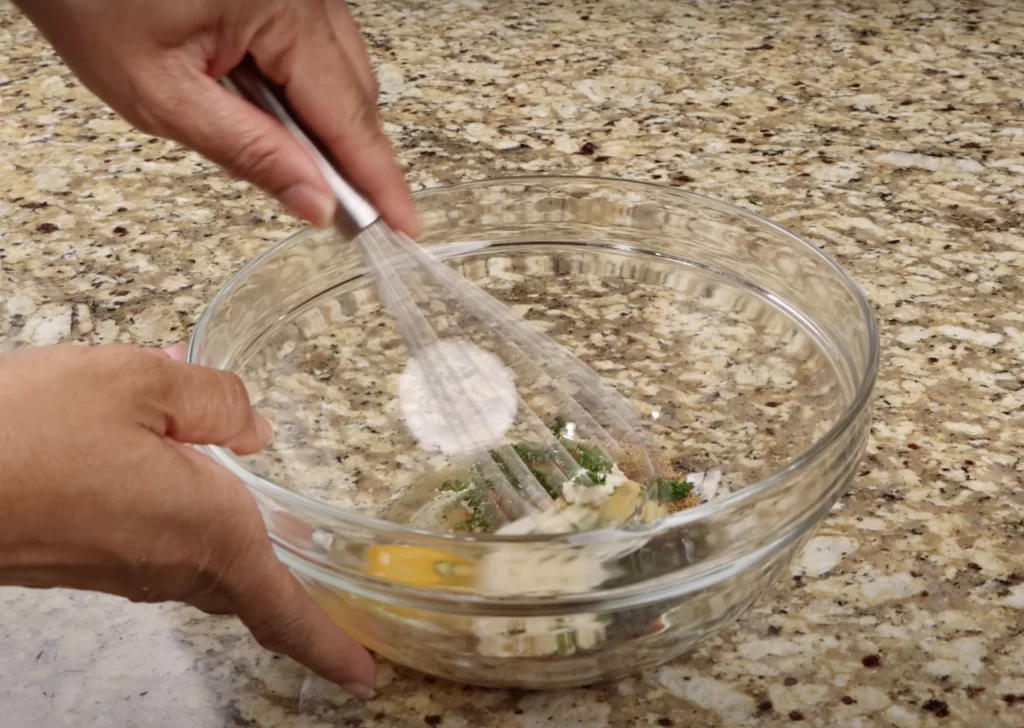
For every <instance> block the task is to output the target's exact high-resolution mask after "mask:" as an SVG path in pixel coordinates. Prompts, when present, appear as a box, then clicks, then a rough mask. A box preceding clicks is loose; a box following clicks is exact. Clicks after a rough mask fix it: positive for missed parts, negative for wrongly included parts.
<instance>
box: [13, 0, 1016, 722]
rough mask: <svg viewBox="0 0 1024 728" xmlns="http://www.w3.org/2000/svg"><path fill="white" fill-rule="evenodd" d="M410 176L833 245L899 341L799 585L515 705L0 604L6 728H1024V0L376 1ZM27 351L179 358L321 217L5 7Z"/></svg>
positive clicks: (114, 611) (103, 612) (173, 617)
mask: <svg viewBox="0 0 1024 728" xmlns="http://www.w3.org/2000/svg"><path fill="white" fill-rule="evenodd" d="M355 10H356V13H357V15H358V17H359V18H360V20H361V21H362V23H363V24H364V29H365V32H366V35H367V37H368V39H369V40H370V49H371V52H372V55H373V58H374V61H375V63H376V66H377V70H378V73H379V75H380V80H381V87H382V91H383V94H382V96H383V103H384V111H383V113H384V117H385V119H386V121H387V125H388V131H389V132H390V134H391V135H392V137H393V139H394V140H395V144H396V146H397V147H398V150H399V154H400V156H401V159H402V161H403V162H404V163H405V165H406V166H407V167H408V169H409V174H410V178H411V179H412V181H413V182H414V183H415V185H416V186H433V185H438V184H443V183H449V182H455V181H461V180H469V179H477V178H482V177H486V176H497V175H502V174H509V173H531V172H535V173H573V174H598V175H607V176H623V177H628V178H632V179H642V180H653V181H660V182H662V183H664V184H668V185H673V186H679V187H685V188H687V189H690V190H694V191H697V192H702V193H706V194H709V195H712V196H715V197H719V198H722V199H725V200H727V201H730V202H733V203H736V204H739V205H741V206H743V207H746V208H749V209H751V210H755V211H757V212H759V213H761V214H763V215H766V216H768V217H770V218H772V219H774V220H777V221H779V222H781V223H783V224H785V225H787V226H789V227H791V228H792V229H794V230H796V231H797V232H799V233H802V234H805V235H807V236H809V237H811V238H813V239H814V240H816V241H819V242H821V243H823V244H824V246H825V248H826V249H827V250H828V251H829V252H830V253H832V254H833V255H834V256H836V257H837V258H838V259H839V261H840V262H841V263H842V264H844V265H845V266H846V267H847V269H848V270H849V271H850V272H851V273H852V274H853V275H854V277H855V278H856V279H857V280H858V281H859V283H860V284H861V285H862V286H863V288H864V290H865V292H866V293H867V294H868V296H869V297H870V298H871V300H872V301H873V303H874V304H875V306H876V308H877V311H878V315H879V319H880V322H881V329H882V343H883V350H884V351H883V370H882V374H881V378H880V382H879V386H878V396H877V402H876V425H875V427H874V437H873V439H872V442H871V444H870V447H869V453H868V455H867V458H866V460H865V463H864V465H863V468H862V471H861V474H860V476H859V477H858V478H857V480H856V481H855V484H854V486H853V488H852V490H851V492H850V493H849V495H848V496H847V497H845V498H844V499H843V500H842V502H841V505H840V507H838V508H837V510H836V512H835V513H833V514H832V516H831V517H829V518H828V520H827V521H826V522H825V523H824V524H823V526H822V527H821V530H820V531H819V532H818V534H817V536H816V538H815V540H814V541H812V544H811V547H810V548H809V549H808V550H807V551H806V552H805V554H804V555H803V556H802V557H801V559H800V560H799V561H798V562H797V563H796V564H794V566H793V571H792V576H793V578H792V579H791V580H788V582H787V583H784V584H780V585H778V587H777V588H775V589H774V590H773V591H772V592H771V593H769V594H767V595H766V596H765V597H764V598H763V599H762V600H761V601H760V602H759V603H758V604H757V605H756V606H755V607H754V608H753V609H752V610H751V611H750V612H748V613H747V614H746V615H745V616H744V617H743V618H742V619H741V621H740V622H739V623H738V624H737V625H735V626H733V627H731V628H729V629H726V630H725V631H723V632H722V633H720V634H718V635H716V636H715V637H713V638H711V639H710V640H708V641H707V642H706V643H704V644H703V645H702V646H701V647H699V648H698V649H697V650H695V651H694V652H693V653H692V654H690V655H688V656H687V657H685V658H684V659H680V660H678V661H676V662H675V663H673V664H670V665H668V666H665V667H663V668H660V669H656V670H651V671H649V672H648V673H646V674H643V675H639V676H637V677H636V678H633V679H629V680H625V681H623V682H620V683H618V684H615V685H606V686H599V687H594V688H591V689H586V690H577V691H572V692H564V693H550V694H530V695H527V694H516V693H505V692H498V691H487V690H475V689H468V688H462V687H459V686H452V685H446V684H442V683H440V682H435V681H431V680H429V679H426V678H423V677H420V676H417V675H415V674H411V673H410V672H409V671H406V670H403V669H400V668H393V667H391V666H383V667H382V670H381V682H380V685H379V688H380V689H379V695H378V697H377V698H376V699H375V700H373V701H371V702H369V703H367V704H360V703H356V702H344V701H334V702H330V703H328V704H324V703H322V704H321V705H320V708H319V710H318V711H317V712H315V713H312V714H310V713H304V712H301V711H300V710H299V708H298V706H299V701H298V695H299V690H300V686H301V684H302V680H303V672H302V671H301V670H300V669H299V668H297V667H296V666H294V665H292V664H291V663H290V662H289V661H287V660H284V659H278V658H274V657H272V656H270V655H268V654H265V653H263V652H262V651H261V650H260V649H259V648H258V647H257V646H256V645H255V644H254V643H253V641H252V640H251V639H250V638H249V637H248V636H247V634H246V633H245V632H244V630H243V629H242V628H241V627H240V626H239V625H238V624H237V623H236V622H235V621H233V620H231V619H228V618H210V617H206V616H203V615H201V614H199V613H197V612H194V611H192V610H189V609H185V608H179V607H176V606H173V605H161V606H139V605H130V604H127V603H125V602H123V601H119V600H116V599H111V598H106V597H101V596H94V595H88V594H68V593H63V592H53V593H30V592H22V591H18V590H5V591H0V615H2V616H0V706H2V707H3V717H2V719H0V722H2V723H3V724H4V725H5V726H12V728H21V726H37V725H38V726H43V725H56V724H62V723H65V722H68V723H74V724H81V725H91V726H108V725H109V726H167V727H169V728H177V727H178V726H182V727H184V726H189V727H194V728H207V727H208V726H209V727H212V726H223V725H240V726H241V725H245V726H256V727H257V728H279V727H284V726H289V727H293V728H311V727H312V726H321V725H347V726H361V727H363V728H379V727H383V726H397V727H403V726H422V725H441V726H446V727H451V728H463V727H468V726H479V727H480V728H487V727H488V726H521V727H522V728H527V727H530V728H533V727H536V726H560V727H561V728H592V727H593V728H597V727H603V726H672V725H675V726H690V727H694V728H696V727H701V728H713V727H714V728H717V727H720V726H733V725H751V726H762V727H768V726H784V725H791V724H794V723H796V724H801V723H802V724H805V725H822V726H825V725H829V726H831V725H835V726H840V725H841V726H874V725H878V726H890V725H891V726H897V727H898V728H917V727H918V726H922V727H924V726H970V725H986V726H989V725H1021V726H1024V550H1022V547H1021V543H1022V537H1024V487H1022V484H1021V483H1022V481H1024V445H1022V444H1021V443H1022V433H1024V283H1022V281H1024V215H1022V210H1024V207H1022V198H1024V194H1022V191H1021V182H1022V180H1024V56H1022V54H1021V49H1022V47H1024V7H1022V6H1021V5H1020V3H1019V2H1017V0H1001V1H1000V0H988V2H983V1H981V0H979V1H978V2H968V0H963V1H962V2H945V3H942V2H928V1H925V0H905V1H903V2H899V3H890V2H882V0H834V1H832V2H816V1H815V0H780V1H778V2H754V3H731V2H726V1H725V0H694V1H693V2H675V1H674V0H618V1H602V2H598V1H597V0H590V1H589V2H585V1H582V0H581V1H579V2H570V1H569V0H548V1H544V2H542V1H540V0H533V1H527V0H502V1H501V2H483V1H482V0H449V1H444V0H430V1H417V0H404V1H402V0H375V1H374V2H372V3H371V2H368V1H365V2H364V1H363V0H360V2H359V3H358V7H356V8H355ZM0 37H2V41H3V46H2V48H3V50H2V54H0V101H2V113H0V150H2V154H0V215H2V219H3V225H2V226H0V331H2V332H4V333H3V334H2V335H0V348H2V349H10V348H12V347H14V346H20V345H26V344H52V343H56V342H59V341H88V342H96V343H99V342H111V341H135V342H139V343H143V344H164V343H169V342H173V341H177V340H181V339H183V338H184V337H185V336H186V335H187V332H188V331H189V328H190V327H191V326H192V325H193V324H194V323H195V321H196V319H197V317H198V316H199V314H200V312H201V310H202V307H203V305H204V303H205V302H206V301H208V300H209V299H210V298H211V297H212V296H213V294H214V292H215V291H216V290H217V288H218V287H219V286H220V285H221V284H222V283H223V282H224V281H225V280H226V279H227V278H228V276H230V275H231V274H232V273H233V272H234V271H235V270H237V269H238V268H239V266H240V265H241V264H242V263H243V262H244V261H246V260H247V259H249V258H251V257H252V256H253V255H255V254H256V253H257V252H258V251H260V250H263V249H264V248H266V247H267V246H268V245H270V244H271V243H272V242H274V241H276V240H279V239H281V238H282V237H283V236H285V235H287V234H288V233H289V232H291V231H293V230H295V229H296V228H297V227H298V225H297V223H296V221H295V220H293V219H290V218H287V217H285V216H283V215H281V214H280V213H279V212H278V210H277V208H276V207H275V206H274V205H272V204H271V203H268V202H267V201H266V200H265V199H264V198H263V197H262V196H261V195H260V194H258V193H256V192H254V191H252V190H251V189H249V188H248V187H247V186H245V185H243V184H240V183H237V182H234V181H232V180H229V179H228V178H227V177H225V176H223V175H222V174H221V173H219V172H218V171H217V170H216V169H215V168H214V166H213V165H211V164H209V163H207V162H205V161H203V160H201V159H199V158H198V157H197V156H195V155H193V154H190V153H186V152H183V151H182V150H180V149H179V148H177V147H175V146H174V145H172V144H168V143H165V142H163V141H160V140H156V139H150V138H147V137H145V136H142V135H139V134H137V133H133V132H131V131H130V129H129V128H128V127H127V126H126V125H125V124H123V123H122V122H120V121H119V120H118V119H116V118H115V117H114V115H113V114H112V113H111V112H109V111H108V110H107V109H105V108H104V107H103V106H102V105H100V104H99V103H97V102H96V101H95V100H94V99H93V98H92V97H91V96H90V95H89V94H88V93H87V92H86V91H85V90H83V89H82V88H81V87H80V86H79V85H78V84H77V82H75V81H74V79H73V78H72V76H71V75H70V74H69V72H68V71H67V70H66V69H65V68H64V67H63V66H62V65H61V63H60V61H59V59H58V58H56V57H55V56H54V54H53V53H52V52H51V51H50V50H49V49H48V47H47V46H46V45H45V44H44V43H43V41H42V40H41V39H40V37H39V36H38V35H37V34H36V33H35V31H34V30H33V29H32V27H31V26H30V25H29V24H28V23H27V22H25V21H24V20H23V19H21V18H20V17H19V16H18V14H17V13H16V11H15V10H13V9H12V8H11V6H10V5H8V4H7V3H4V4H3V5H2V6H0Z"/></svg>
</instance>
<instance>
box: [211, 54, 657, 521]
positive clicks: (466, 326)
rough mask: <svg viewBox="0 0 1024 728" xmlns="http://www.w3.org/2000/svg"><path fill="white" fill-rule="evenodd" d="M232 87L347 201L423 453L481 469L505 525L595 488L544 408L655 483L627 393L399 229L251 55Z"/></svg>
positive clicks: (480, 481) (342, 220)
mask: <svg viewBox="0 0 1024 728" xmlns="http://www.w3.org/2000/svg"><path fill="white" fill-rule="evenodd" d="M226 81H227V82H228V83H229V85H231V86H233V87H234V88H235V89H236V90H237V91H238V92H239V93H240V94H241V95H243V96H244V97H245V98H247V99H248V100H249V101H250V102H252V103H254V104H256V105H258V106H259V107H260V108H262V109H263V110H264V111H266V112H267V113H269V114H271V115H272V116H274V117H275V118H276V119H278V120H279V121H280V122H281V123H282V124H283V125H284V126H285V127H286V128H287V129H288V130H289V131H290V132H291V133H292V134H293V135H294V136H295V137H296V138H297V139H298V140H299V141H300V142H301V143H302V144H303V146H305V148H306V149H307V150H308V151H309V153H310V154H311V155H312V156H313V158H314V160H315V161H316V163H317V165H318V167H319V169H320V171H321V173H322V174H323V176H324V178H325V179H326V180H327V182H328V184H329V185H330V187H331V189H332V191H333V192H334V194H335V196H336V197H337V200H338V212H337V215H336V220H335V223H336V227H337V228H338V229H339V231H340V232H341V233H342V235H343V236H344V237H345V238H351V239H352V240H353V242H354V244H355V245H356V246H357V247H358V248H359V250H360V253H361V255H362V256H363V259H364V261H365V262H366V265H367V268H368V269H369V272H370V273H371V274H372V275H373V276H374V277H375V280H376V282H377V287H378V291H379V294H380V298H381V300H382V302H383V304H384V305H385V306H386V308H387V309H388V311H389V312H390V313H391V315H392V316H393V317H394V319H395V321H396V323H397V326H398V329H399V332H400V334H401V336H402V339H403V341H404V342H405V344H406V346H407V348H408V349H409V354H410V362H409V366H408V367H407V369H406V373H405V375H404V376H403V378H402V386H401V387H400V389H401V392H400V396H401V400H402V402H401V403H402V408H403V414H404V418H405V420H406V424H407V425H408V426H409V429H410V431H411V432H412V433H413V435H414V436H416V437H417V439H418V440H419V442H420V443H421V445H423V446H424V447H427V448H428V449H434V450H437V451H440V452H443V453H444V454H446V455H448V456H451V457H453V458H459V459H462V460H468V461H470V462H472V463H473V465H474V472H475V473H476V475H477V477H476V478H475V479H474V486H475V487H477V488H482V489H483V490H484V491H485V495H486V501H485V503H486V504H487V505H488V507H491V508H493V509H494V512H495V513H494V515H495V517H496V520H497V523H498V525H500V524H501V523H507V522H508V521H514V520H517V519H521V518H523V517H524V516H530V515H536V514H539V513H544V512H549V511H551V510H552V509H553V508H554V507H555V505H554V499H553V495H554V494H553V493H552V490H551V488H550V487H549V482H551V481H554V482H576V483H584V484H586V483H588V482H589V481H588V478H590V475H589V474H588V472H587V470H586V469H584V468H582V467H581V465H580V464H579V463H578V462H577V461H576V459H574V457H573V456H572V454H570V452H569V451H568V449H567V443H566V441H565V440H564V439H563V438H562V437H561V434H560V433H558V432H553V431H552V429H551V427H550V426H549V425H548V424H546V423H545V421H544V420H543V419H542V418H541V416H540V415H539V414H538V412H543V413H544V415H545V416H546V417H555V416H557V417H558V418H560V419H562V420H564V421H567V422H571V423H572V425H573V428H574V432H573V433H572V435H573V436H574V437H576V438H578V439H580V440H583V441H586V442H589V443H592V444H594V445H596V446H598V447H600V448H601V450H603V451H604V453H606V454H607V456H609V457H610V458H612V459H613V460H615V459H618V458H619V457H621V456H622V454H623V452H624V449H627V448H629V449H630V450H631V451H632V453H633V455H634V457H633V459H634V460H636V453H637V452H639V453H640V454H641V457H640V460H641V461H642V470H643V471H644V472H643V475H644V477H643V479H644V480H646V481H647V482H646V485H647V486H648V487H652V486H653V485H654V482H655V479H654V472H653V467H652V465H651V463H650V460H649V458H647V456H646V450H645V448H644V443H643V440H642V438H641V435H640V431H641V430H640V424H639V418H638V417H637V416H636V414H635V413H634V412H633V410H632V408H631V407H630V406H629V403H628V402H627V401H626V399H625V398H624V397H623V396H622V395H621V394H619V393H618V392H617V391H616V390H614V389H613V388H612V387H610V386H609V385H607V384H606V383H605V382H603V381H602V380H601V378H600V377H599V376H598V375H597V374H596V373H595V372H594V371H593V370H591V369H590V368H589V367H587V366H586V365H585V364H583V363H582V362H581V361H579V360H578V359H577V358H576V357H575V356H573V355H572V354H571V353H570V352H568V351H567V350H566V349H564V348H563V347H561V346H560V345H559V344H557V343H556V342H555V341H554V340H553V339H551V338H550V337H548V336H546V335H545V334H543V333H541V332H539V331H536V330H534V329H532V328H531V327H529V326H528V325H527V324H526V323H525V322H523V321H521V320H519V319H517V318H516V317H515V315H514V314H513V313H512V312H511V311H509V310H508V308H506V307H505V306H504V305H503V304H502V303H500V302H499V301H498V300H496V299H494V298H492V297H491V296H489V295H488V294H487V293H486V292H484V291H483V290H482V289H480V288H479V287H477V286H476V285H474V284H473V283H471V282H469V281H468V280H466V279H465V278H463V277H462V276H460V275H459V274H458V273H457V272H456V271H454V270H452V269H451V268H450V267H449V266H447V265H445V264H444V263H443V262H441V261H439V260H437V259H436V258H434V257H433V256H432V255H430V254H429V253H428V252H427V251H425V250H424V249H423V248H421V247H420V246H419V245H417V244H416V243H415V242H414V241H412V240H411V239H409V238H408V237H407V236H405V235H404V234H402V233H399V232H395V231H394V230H392V229H391V228H390V227H388V226H387V224H386V223H385V222H384V221H383V220H382V219H381V217H380V214H379V213H378V212H377V210H375V209H374V208H373V206H372V205H370V204H369V203H368V202H367V201H366V199H365V198H364V197H363V196H362V195H361V194H360V193H359V192H358V191H356V190H355V189H354V188H353V187H352V186H351V185H350V184H349V183H348V182H347V181H346V180H345V178H344V177H343V176H342V175H341V174H340V172H339V171H338V169H337V168H336V167H335V165H334V164H333V163H332V162H331V161H330V158H329V156H328V155H327V154H326V152H325V151H324V149H323V147H322V145H320V144H319V143H318V142H317V141H316V140H315V137H314V136H313V135H312V134H310V133H309V132H308V130H307V129H306V128H305V127H304V125H303V124H302V122H301V120H299V119H298V118H296V116H295V115H294V114H293V113H292V111H291V110H290V108H289V106H288V104H287V102H286V101H285V99H284V97H283V95H282V94H281V93H280V91H279V90H278V89H276V88H275V87H274V86H273V84H271V83H270V82H269V81H268V80H267V79H266V78H265V77H264V76H263V75H262V73H261V72H260V71H259V69H258V68H257V67H256V65H255V63H254V62H253V61H252V60H251V59H249V58H246V59H245V60H244V61H243V62H242V64H240V65H239V66H238V67H237V68H236V69H235V70H233V71H232V72H231V73H230V74H229V76H228V78H227V79H226ZM431 318H433V319H436V320H437V325H436V326H434V325H432V324H431V321H430V319H431ZM438 329H440V330H441V332H442V334H443V336H438ZM488 349H489V350H488ZM510 432H514V433H515V434H516V436H517V439H519V440H520V441H523V440H525V441H528V442H531V443H535V444H536V445H537V446H539V447H540V448H542V449H543V450H544V451H545V453H546V455H547V460H546V468H547V471H546V472H544V473H541V472H539V471H538V470H537V469H536V468H535V467H532V466H531V462H529V457H528V456H527V457H524V453H523V452H522V451H521V450H520V449H517V448H516V447H514V446H513V445H511V444H509V442H508V436H509V434H510Z"/></svg>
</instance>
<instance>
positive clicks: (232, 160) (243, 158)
mask: <svg viewBox="0 0 1024 728" xmlns="http://www.w3.org/2000/svg"><path fill="white" fill-rule="evenodd" d="M183 86H185V84H183ZM187 88H188V91H187V93H186V94H177V95H171V94H168V96H167V98H174V99H175V102H172V103H168V104H167V107H168V108H167V109H166V110H165V111H164V112H162V116H163V117H166V118H164V120H163V123H164V125H165V127H166V131H165V135H166V136H169V137H171V138H173V139H174V140H175V141H177V142H180V143H182V144H184V145H186V146H188V147H190V148H192V149H194V150H196V151H197V152H199V153H200V154H202V155H203V156H205V157H207V158H208V159H211V160H213V161H214V162H216V163H217V164H219V165H221V166H222V167H224V168H226V169H227V170H228V171H229V172H231V173H232V174H233V175H235V176H236V177H239V178H241V179H244V180H246V181H248V182H251V183H253V184H255V185H257V186H259V187H261V188H263V189H264V190H266V191H267V192H269V193H270V194H272V195H273V196H275V197H276V198H277V199H278V200H280V202H281V203H282V204H283V205H284V206H285V207H287V208H288V209H289V210H290V211H291V212H292V213H293V214H295V215H297V216H298V217H301V218H302V219H304V220H308V221H309V222H311V223H313V224H314V225H316V226H318V227H329V226H330V225H331V224H332V221H333V219H334V210H335V207H336V202H335V198H334V196H333V195H332V194H331V190H330V188H329V187H328V186H327V183H326V181H325V180H324V179H323V176H322V175H321V174H320V171H319V170H318V169H317V167H316V163H315V162H314V161H313V158H312V157H311V156H310V155H309V153H308V152H307V151H306V150H305V149H304V148H303V147H302V145H301V144H299V142H298V141H296V140H295V139H294V138H293V137H292V136H291V135H290V134H289V133H288V132H287V130H285V128H284V127H283V126H281V124H279V123H278V122H277V121H276V120H275V119H273V118H271V117H270V116H269V115H267V114H265V113H264V112H263V111H261V110H259V109H257V108H256V107H255V106H253V105H252V104H250V103H249V102H247V101H245V100H244V99H241V98H239V97H238V96H236V95H235V94H233V93H231V92H230V91H228V90H227V89H225V88H224V87H223V86H221V85H220V84H219V83H217V82H216V81H214V80H213V79H211V78H209V77H208V76H206V75H204V74H202V73H198V72H196V73H192V74H191V76H190V78H189V80H188V83H187ZM165 103H166V102H165ZM172 107H173V108H172Z"/></svg>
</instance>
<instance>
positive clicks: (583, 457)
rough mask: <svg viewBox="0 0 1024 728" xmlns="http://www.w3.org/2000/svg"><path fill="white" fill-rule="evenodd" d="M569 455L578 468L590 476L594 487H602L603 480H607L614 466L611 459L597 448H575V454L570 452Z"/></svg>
mask: <svg viewBox="0 0 1024 728" xmlns="http://www.w3.org/2000/svg"><path fill="white" fill-rule="evenodd" d="M570 453H571V454H572V455H573V457H575V459H576V462H578V463H579V464H580V467H581V468H583V469H584V470H586V471H587V472H588V473H589V474H590V479H591V480H593V481H594V484H595V485H603V484H604V482H605V480H607V477H608V473H610V472H611V470H612V468H613V467H614V466H615V463H613V462H612V461H611V458H609V457H608V456H607V455H605V454H604V452H602V451H601V449H600V448H597V447H580V448H577V450H576V452H574V453H573V452H572V451H570Z"/></svg>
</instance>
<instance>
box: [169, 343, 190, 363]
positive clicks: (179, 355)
mask: <svg viewBox="0 0 1024 728" xmlns="http://www.w3.org/2000/svg"><path fill="white" fill-rule="evenodd" d="M164 352H165V353H166V354H167V357H168V358H169V359H170V360H171V361H185V357H186V356H187V355H188V346H187V345H185V344H171V345H170V346H168V347H165V348H164Z"/></svg>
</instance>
